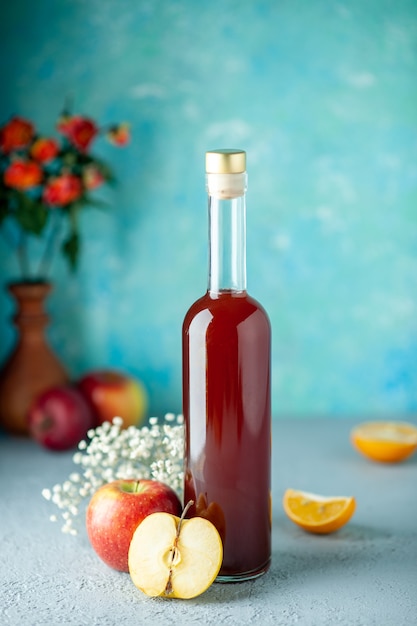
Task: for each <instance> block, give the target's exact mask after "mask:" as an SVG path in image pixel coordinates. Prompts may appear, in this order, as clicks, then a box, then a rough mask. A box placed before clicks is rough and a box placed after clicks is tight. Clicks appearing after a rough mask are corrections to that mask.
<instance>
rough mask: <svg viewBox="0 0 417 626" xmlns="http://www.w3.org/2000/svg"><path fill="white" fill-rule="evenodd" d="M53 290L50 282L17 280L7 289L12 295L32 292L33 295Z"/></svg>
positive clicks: (9, 284)
mask: <svg viewBox="0 0 417 626" xmlns="http://www.w3.org/2000/svg"><path fill="white" fill-rule="evenodd" d="M51 288H52V284H51V282H50V281H48V280H17V281H11V282H9V283H8V284H7V289H8V291H10V292H11V293H18V292H20V293H22V292H32V293H36V292H39V293H46V292H48V291H50V290H51Z"/></svg>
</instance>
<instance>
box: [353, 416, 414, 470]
mask: <svg viewBox="0 0 417 626" xmlns="http://www.w3.org/2000/svg"><path fill="white" fill-rule="evenodd" d="M350 438H351V441H352V443H353V445H354V446H355V447H356V448H357V449H358V450H359V451H360V452H362V454H364V455H365V456H367V457H368V458H370V459H372V460H374V461H382V462H384V463H398V462H399V461H403V460H404V459H406V458H407V457H409V456H411V455H412V454H413V452H414V451H415V449H416V448H417V427H416V426H414V425H413V424H409V423H407V422H365V423H364V424H359V425H358V426H356V427H355V428H354V429H353V430H352V432H351V435H350Z"/></svg>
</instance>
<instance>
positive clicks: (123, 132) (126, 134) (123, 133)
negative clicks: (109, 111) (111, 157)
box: [107, 123, 130, 146]
mask: <svg viewBox="0 0 417 626" xmlns="http://www.w3.org/2000/svg"><path fill="white" fill-rule="evenodd" d="M107 139H108V140H109V141H110V142H111V143H112V144H114V145H115V146H125V145H126V144H127V143H128V142H129V140H130V128H129V124H126V123H124V124H118V125H117V126H112V127H111V128H110V130H109V131H108V133H107Z"/></svg>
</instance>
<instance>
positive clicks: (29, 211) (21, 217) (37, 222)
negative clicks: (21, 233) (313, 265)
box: [15, 194, 49, 235]
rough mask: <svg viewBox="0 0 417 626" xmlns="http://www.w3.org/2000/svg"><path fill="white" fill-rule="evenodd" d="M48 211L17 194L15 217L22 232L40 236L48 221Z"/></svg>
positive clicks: (44, 207)
mask: <svg viewBox="0 0 417 626" xmlns="http://www.w3.org/2000/svg"><path fill="white" fill-rule="evenodd" d="M48 215H49V213H48V209H47V208H46V206H45V205H43V204H42V203H41V202H37V201H36V200H33V199H32V198H29V196H27V195H25V194H19V201H18V204H17V207H16V211H15V217H16V220H17V221H18V223H19V224H20V226H21V227H22V228H23V230H26V231H27V232H30V233H33V234H34V235H40V234H41V233H42V231H43V229H44V228H45V226H46V223H47V221H48Z"/></svg>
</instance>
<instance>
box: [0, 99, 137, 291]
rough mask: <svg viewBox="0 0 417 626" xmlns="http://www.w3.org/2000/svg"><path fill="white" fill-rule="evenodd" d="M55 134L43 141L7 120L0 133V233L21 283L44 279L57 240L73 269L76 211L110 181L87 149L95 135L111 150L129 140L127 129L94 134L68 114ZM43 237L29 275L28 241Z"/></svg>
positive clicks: (93, 127) (92, 126)
mask: <svg viewBox="0 0 417 626" xmlns="http://www.w3.org/2000/svg"><path fill="white" fill-rule="evenodd" d="M56 129H57V131H58V133H59V138H55V137H46V136H43V135H41V134H39V133H38V132H37V131H36V129H35V127H34V125H33V124H32V123H31V122H30V121H28V120H26V119H23V118H21V117H12V118H11V119H10V120H9V121H8V122H7V123H6V124H4V125H3V126H1V127H0V228H1V227H2V228H1V229H2V232H3V234H4V236H5V237H6V239H7V240H8V242H9V243H10V244H11V245H12V248H13V249H15V250H16V252H17V256H18V262H19V267H20V273H21V278H22V280H26V281H37V280H43V279H45V277H46V275H47V274H48V271H49V269H50V264H51V260H52V257H53V254H54V252H55V248H56V242H57V239H59V238H61V239H62V245H61V251H62V253H63V255H64V257H65V258H66V260H67V262H68V264H69V267H70V269H71V270H75V269H76V267H77V262H78V258H79V252H80V233H79V228H78V215H79V211H80V209H81V208H82V207H83V206H85V205H91V204H97V201H96V200H94V198H93V197H92V196H91V192H93V191H94V190H95V189H97V188H98V187H100V186H101V185H102V184H103V183H110V182H112V181H113V175H112V172H111V170H110V168H109V167H108V166H107V165H106V164H105V163H104V162H103V161H102V160H100V159H98V158H97V157H95V156H93V155H92V154H91V153H90V148H91V146H92V144H93V142H94V141H95V140H96V139H97V138H98V137H99V136H100V135H105V136H106V138H107V139H108V140H109V141H110V142H111V143H113V144H114V145H116V146H124V145H125V144H126V143H127V142H128V141H129V138H130V136H129V128H128V126H127V124H118V125H114V126H110V127H107V128H99V127H98V126H97V124H96V123H95V122H94V121H93V120H92V119H90V118H88V117H84V116H81V115H73V114H71V113H70V112H69V111H68V110H65V111H64V112H63V113H62V115H61V116H60V117H59V119H58V122H57V126H56ZM65 222H66V224H67V229H66V233H65V234H64V235H62V234H61V228H62V226H63V223H65ZM43 235H46V236H45V240H46V241H45V244H44V248H43V253H41V256H40V261H39V266H38V268H37V270H36V271H35V272H33V271H31V268H30V263H29V253H28V241H29V238H30V237H31V236H32V237H33V236H34V237H38V238H40V237H41V236H43Z"/></svg>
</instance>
